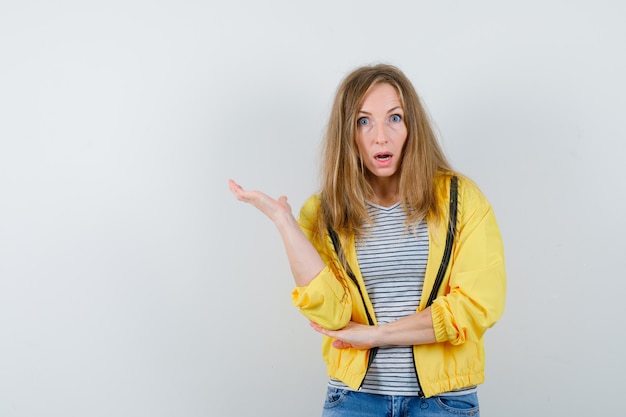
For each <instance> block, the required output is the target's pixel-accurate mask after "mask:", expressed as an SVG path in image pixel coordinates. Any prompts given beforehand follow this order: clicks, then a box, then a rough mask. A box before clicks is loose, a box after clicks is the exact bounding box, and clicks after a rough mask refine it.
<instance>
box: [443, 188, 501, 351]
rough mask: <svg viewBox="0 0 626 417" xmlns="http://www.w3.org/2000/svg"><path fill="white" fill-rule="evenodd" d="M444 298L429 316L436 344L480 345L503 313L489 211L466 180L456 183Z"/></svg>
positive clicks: (496, 235)
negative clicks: (454, 231) (454, 225)
mask: <svg viewBox="0 0 626 417" xmlns="http://www.w3.org/2000/svg"><path fill="white" fill-rule="evenodd" d="M449 269H450V270H449V274H450V275H449V280H448V282H447V284H448V285H447V288H446V293H445V295H444V296H440V297H437V299H435V301H434V302H433V304H432V307H431V314H432V319H433V327H434V330H435V337H436V339H437V341H438V342H444V341H447V342H450V343H452V344H455V345H456V344H462V343H464V342H465V341H466V340H474V341H476V340H478V339H480V338H481V337H482V336H483V334H484V332H485V331H486V330H487V329H488V328H490V327H491V326H493V325H494V324H495V323H496V321H497V320H498V319H499V318H500V317H501V316H502V314H503V312H504V300H505V293H506V278H505V275H506V274H505V267H504V248H503V245H502V238H501V236H500V230H499V228H498V224H497V222H496V217H495V215H494V213H493V209H492V207H491V205H490V204H489V202H488V201H487V199H486V198H485V197H484V196H483V194H482V193H481V192H480V190H479V189H478V188H477V187H476V185H474V183H472V182H471V181H470V180H468V179H463V180H462V181H460V186H459V206H458V219H457V236H456V243H455V248H454V252H453V258H452V260H451V266H450V268H449Z"/></svg>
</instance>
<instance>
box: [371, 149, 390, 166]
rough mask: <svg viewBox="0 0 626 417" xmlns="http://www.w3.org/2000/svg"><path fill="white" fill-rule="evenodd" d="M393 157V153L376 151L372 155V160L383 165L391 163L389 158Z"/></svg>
mask: <svg viewBox="0 0 626 417" xmlns="http://www.w3.org/2000/svg"><path fill="white" fill-rule="evenodd" d="M392 159H393V154H391V152H378V153H377V154H375V155H374V161H375V162H376V164H377V165H378V166H380V167H385V166H388V165H389V164H391V160H392Z"/></svg>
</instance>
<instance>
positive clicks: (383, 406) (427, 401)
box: [322, 387, 480, 417]
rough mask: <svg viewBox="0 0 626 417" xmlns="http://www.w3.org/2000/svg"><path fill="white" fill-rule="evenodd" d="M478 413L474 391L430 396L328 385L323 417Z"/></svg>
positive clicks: (474, 415) (474, 414)
mask: <svg viewBox="0 0 626 417" xmlns="http://www.w3.org/2000/svg"><path fill="white" fill-rule="evenodd" d="M400 416H402V417H418V416H419V417H431V416H472V417H479V416H480V413H479V411H478V396H477V395H476V393H475V392H474V393H471V394H465V395H458V396H435V397H431V398H423V399H422V398H420V397H404V396H395V395H377V394H368V393H366V392H358V391H350V390H343V389H337V388H332V387H329V388H328V391H327V393H326V401H325V402H324V411H323V412H322V417H400Z"/></svg>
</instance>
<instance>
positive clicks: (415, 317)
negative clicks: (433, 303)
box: [310, 308, 436, 349]
mask: <svg viewBox="0 0 626 417" xmlns="http://www.w3.org/2000/svg"><path fill="white" fill-rule="evenodd" d="M310 324H311V327H313V329H315V330H316V331H317V332H319V333H321V334H323V335H326V336H328V337H332V338H333V339H335V340H334V341H333V346H334V347H336V348H338V349H346V348H354V349H371V348H373V347H381V346H415V345H425V344H428V343H434V342H436V338H435V331H434V329H433V320H432V316H431V312H430V308H427V309H426V310H424V311H420V312H418V313H415V314H411V315H409V316H406V317H402V318H401V319H398V320H396V321H393V322H391V323H386V324H382V325H379V326H369V325H366V324H359V323H355V322H350V323H348V325H347V326H346V327H344V328H343V329H341V330H329V329H325V328H323V327H322V326H320V325H319V324H317V323H314V322H311V323H310Z"/></svg>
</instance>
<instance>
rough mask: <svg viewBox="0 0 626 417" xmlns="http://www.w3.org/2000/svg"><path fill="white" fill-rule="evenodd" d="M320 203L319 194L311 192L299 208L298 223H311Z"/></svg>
mask: <svg viewBox="0 0 626 417" xmlns="http://www.w3.org/2000/svg"><path fill="white" fill-rule="evenodd" d="M321 205H322V199H321V196H320V195H319V194H313V195H312V196H310V197H309V198H308V199H306V201H305V202H304V204H303V205H302V207H301V208H300V218H299V220H298V223H300V225H312V224H313V223H314V222H315V219H316V218H317V216H318V213H319V212H320V207H321Z"/></svg>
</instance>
